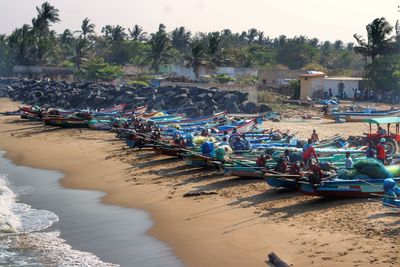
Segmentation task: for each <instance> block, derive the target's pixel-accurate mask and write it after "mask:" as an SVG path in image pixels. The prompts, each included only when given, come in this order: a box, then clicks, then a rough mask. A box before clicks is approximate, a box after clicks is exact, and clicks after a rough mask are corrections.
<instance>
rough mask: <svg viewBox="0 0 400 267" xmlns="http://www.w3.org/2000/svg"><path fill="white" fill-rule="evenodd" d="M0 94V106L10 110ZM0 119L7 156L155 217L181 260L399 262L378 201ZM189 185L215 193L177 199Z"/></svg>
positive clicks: (325, 128) (105, 137)
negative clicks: (292, 187) (329, 195)
mask: <svg viewBox="0 0 400 267" xmlns="http://www.w3.org/2000/svg"><path fill="white" fill-rule="evenodd" d="M0 101H1V102H0V109H1V110H13V109H14V108H15V104H12V103H11V102H10V101H8V100H4V99H3V100H0ZM0 125H1V127H0V128H1V130H0V148H2V149H5V150H7V151H9V153H8V154H7V156H8V157H9V158H11V159H12V160H14V161H15V162H17V163H19V164H24V165H29V166H34V167H39V168H45V169H53V170H59V171H61V172H63V173H65V174H66V176H65V178H63V179H62V180H61V184H62V185H63V186H65V187H67V188H78V189H91V190H96V191H101V192H105V193H106V195H105V196H104V197H102V198H101V200H102V201H103V202H105V203H109V204H114V205H120V206H122V207H128V208H129V207H131V208H140V209H143V210H146V211H148V212H149V213H150V215H151V217H152V219H153V220H154V222H155V225H154V227H153V228H152V229H151V230H150V231H149V233H150V234H151V235H153V236H155V237H156V238H158V239H159V240H161V241H164V242H166V243H167V244H168V245H170V246H171V247H172V249H173V251H174V253H175V254H176V255H177V256H178V258H179V259H181V260H182V261H183V263H184V264H185V265H186V266H266V263H265V260H266V254H267V253H269V252H270V251H275V252H276V253H277V254H278V255H279V256H280V257H281V258H283V259H284V260H285V261H287V262H288V263H291V264H293V265H294V266H398V265H399V263H400V255H399V249H398V248H399V245H400V240H399V235H400V219H399V217H398V216H399V215H398V213H397V214H395V213H393V212H391V211H390V210H388V209H385V208H383V207H382V206H381V205H380V203H376V202H373V201H368V200H365V199H364V200H323V199H319V198H311V197H306V196H301V195H299V194H298V193H294V192H281V191H277V190H274V189H272V188H269V187H268V186H267V185H266V183H265V182H264V181H260V180H251V179H240V178H236V177H230V176H228V177H226V176H224V177H223V176H220V175H218V174H217V171H216V170H211V169H210V170H203V169H193V168H188V167H186V166H184V163H183V162H182V161H179V160H177V159H173V158H168V157H163V156H155V155H154V154H153V152H152V151H140V152H134V151H133V150H130V149H123V146H124V144H123V143H122V142H121V141H119V140H117V139H115V137H114V134H113V133H109V132H97V131H90V130H76V129H63V130H61V129H56V128H49V127H43V126H41V125H38V124H37V123H32V122H21V121H20V120H19V119H18V117H0ZM349 125H351V126H350V127H349ZM273 127H274V128H280V129H282V130H285V129H287V127H293V131H299V134H298V135H300V136H302V135H304V137H307V136H308V135H309V133H310V132H311V130H312V129H313V128H317V129H318V131H319V133H320V136H321V137H330V136H333V135H334V134H335V133H336V132H338V133H348V132H349V129H351V131H354V132H356V133H357V134H361V133H362V132H363V129H362V127H363V124H360V125H359V126H357V124H333V123H329V122H327V121H325V120H319V121H315V122H312V123H310V122H308V121H306V122H293V121H290V122H287V121H286V122H280V123H274V124H273ZM357 127H360V128H358V129H357ZM291 129H292V128H291ZM344 135H345V134H344ZM192 190H215V191H217V192H218V195H211V196H202V197H195V198H183V197H182V195H183V194H184V193H186V192H188V191H192ZM99 256H100V257H101V255H99Z"/></svg>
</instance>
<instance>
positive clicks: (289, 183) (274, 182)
mask: <svg viewBox="0 0 400 267" xmlns="http://www.w3.org/2000/svg"><path fill="white" fill-rule="evenodd" d="M265 181H266V182H267V184H268V185H269V186H272V187H276V188H286V189H291V190H296V189H297V187H298V186H297V181H296V179H290V178H280V177H267V178H266V179H265Z"/></svg>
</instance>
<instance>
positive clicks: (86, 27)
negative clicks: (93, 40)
mask: <svg viewBox="0 0 400 267" xmlns="http://www.w3.org/2000/svg"><path fill="white" fill-rule="evenodd" d="M95 27H96V25H94V24H93V23H91V22H90V19H89V18H85V19H84V20H83V21H82V25H81V30H80V33H81V35H82V37H83V38H84V39H86V38H88V37H90V36H92V35H93V34H94V33H95V31H94V29H95Z"/></svg>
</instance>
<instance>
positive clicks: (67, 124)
mask: <svg viewBox="0 0 400 267" xmlns="http://www.w3.org/2000/svg"><path fill="white" fill-rule="evenodd" d="M43 121H44V123H45V124H46V125H49V126H57V127H62V128H88V127H89V121H87V120H75V119H65V118H45V119H44V120H43Z"/></svg>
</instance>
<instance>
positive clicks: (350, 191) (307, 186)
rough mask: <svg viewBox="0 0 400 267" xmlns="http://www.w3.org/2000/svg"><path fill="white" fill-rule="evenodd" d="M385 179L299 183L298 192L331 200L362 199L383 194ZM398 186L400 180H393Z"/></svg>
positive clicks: (335, 179)
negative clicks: (330, 198)
mask: <svg viewBox="0 0 400 267" xmlns="http://www.w3.org/2000/svg"><path fill="white" fill-rule="evenodd" d="M384 180H385V179H349V180H346V179H339V178H334V179H331V180H325V181H321V182H320V183H318V184H313V183H310V182H309V181H299V182H298V183H299V188H300V192H301V193H303V194H304V195H308V196H320V197H332V198H343V197H344V198H362V197H371V196H374V195H375V196H376V194H383V193H384V190H383V182H384ZM393 180H394V181H395V182H396V183H397V185H400V178H393Z"/></svg>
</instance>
